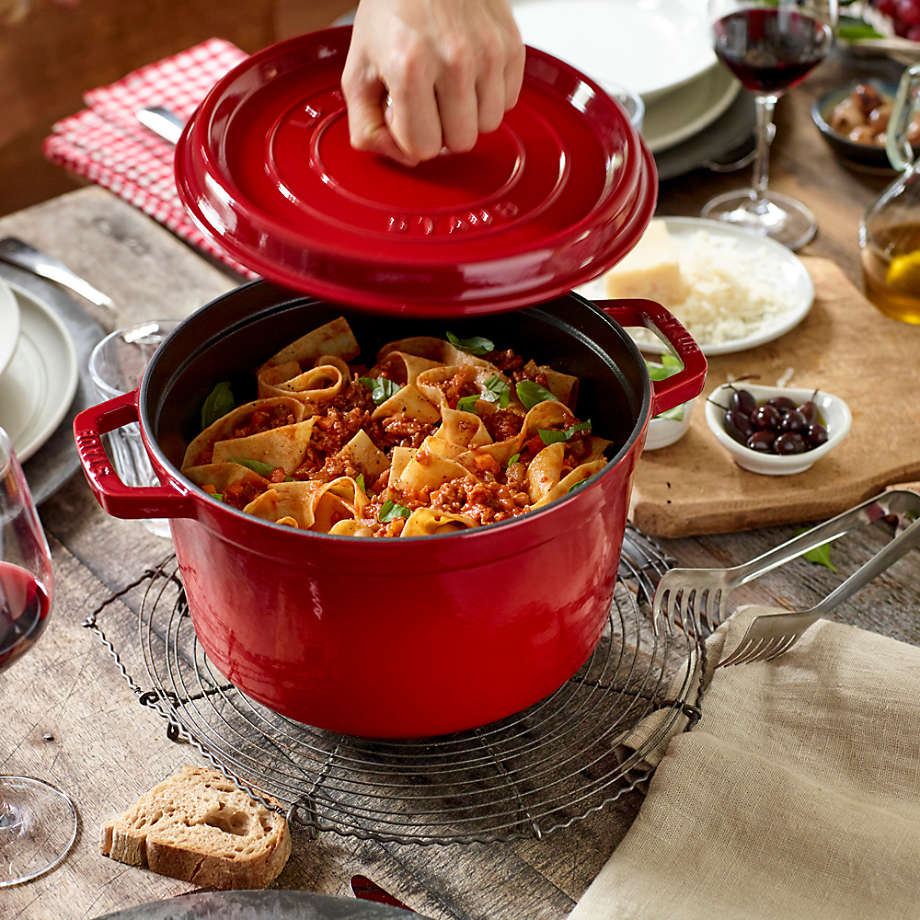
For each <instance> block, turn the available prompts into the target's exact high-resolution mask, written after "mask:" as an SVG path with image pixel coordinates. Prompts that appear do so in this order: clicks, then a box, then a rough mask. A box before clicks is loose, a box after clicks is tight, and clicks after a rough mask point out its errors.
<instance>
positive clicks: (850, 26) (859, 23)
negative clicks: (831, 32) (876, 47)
mask: <svg viewBox="0 0 920 920" xmlns="http://www.w3.org/2000/svg"><path fill="white" fill-rule="evenodd" d="M841 5H842V6H847V5H848V4H846V3H843V4H841ZM837 37H838V38H842V39H843V40H844V41H848V42H852V41H859V40H860V39H862V38H882V35H881V34H880V33H879V32H877V31H876V30H875V29H874V28H873V27H872V26H871V25H870V24H869V23H868V22H866V21H865V20H863V19H858V18H857V17H856V16H843V15H841V17H840V24H839V25H838V27H837Z"/></svg>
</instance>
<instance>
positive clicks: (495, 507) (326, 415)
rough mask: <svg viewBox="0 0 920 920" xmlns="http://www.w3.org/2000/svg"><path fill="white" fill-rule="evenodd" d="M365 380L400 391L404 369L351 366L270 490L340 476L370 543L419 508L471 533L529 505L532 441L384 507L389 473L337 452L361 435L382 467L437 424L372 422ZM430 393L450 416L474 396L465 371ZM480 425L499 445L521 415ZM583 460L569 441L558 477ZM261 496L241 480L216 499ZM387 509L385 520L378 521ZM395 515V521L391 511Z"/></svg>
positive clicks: (485, 416) (518, 364)
mask: <svg viewBox="0 0 920 920" xmlns="http://www.w3.org/2000/svg"><path fill="white" fill-rule="evenodd" d="M483 357H484V359H485V360H487V361H489V362H490V363H492V364H493V365H494V366H495V367H497V368H498V369H499V370H500V371H501V372H502V373H503V374H505V375H506V377H507V378H509V379H510V380H512V381H513V383H514V384H515V385H516V384H517V383H519V382H521V381H523V380H530V381H532V382H534V383H536V384H539V385H540V386H542V387H546V385H547V378H546V374H545V373H544V372H543V371H542V370H541V369H540V368H539V367H538V366H537V365H536V364H535V363H534V362H533V361H527V362H525V361H524V359H523V358H522V357H521V356H520V355H518V354H516V353H515V352H514V351H512V350H510V349H508V350H501V351H492V352H489V353H487V354H486V355H484V356H483ZM367 375H370V376H373V377H375V378H377V377H385V378H386V379H388V380H391V381H393V382H394V383H397V384H399V385H400V386H404V385H405V383H406V377H405V368H404V365H403V363H402V362H401V361H398V360H387V359H386V358H385V359H384V360H383V361H381V362H380V363H379V364H378V365H376V366H375V367H374V368H372V369H370V370H367V369H366V368H364V367H357V368H355V367H354V366H353V373H352V378H351V380H350V381H349V382H348V383H347V384H345V386H344V387H343V389H342V391H341V392H340V393H339V394H338V395H337V396H336V397H335V398H334V399H333V400H332V401H331V402H329V403H327V404H325V405H323V406H322V407H321V408H320V409H319V410H318V411H317V412H316V413H315V414H314V415H313V418H314V419H315V421H314V427H313V431H312V433H311V436H310V443H309V445H308V447H307V450H306V452H305V454H304V457H303V459H302V461H301V463H300V465H299V466H298V468H297V469H296V470H294V471H293V473H292V474H291V475H290V476H288V475H287V474H286V473H285V471H284V470H283V469H281V468H280V467H279V468H276V469H274V470H272V472H271V475H270V476H269V477H268V478H269V480H270V481H271V482H282V481H285V480H288V481H290V480H292V479H293V480H312V481H314V482H331V481H332V480H334V479H337V478H339V477H342V476H349V477H351V478H353V479H355V480H356V481H360V482H362V484H363V486H364V490H365V493H366V494H367V497H368V504H367V505H366V506H365V507H364V509H363V510H362V514H361V518H360V520H361V522H362V523H363V524H365V525H366V526H367V527H368V528H369V529H370V530H371V531H372V533H373V535H374V536H380V537H398V536H399V535H400V533H401V532H402V529H403V527H404V526H405V523H406V517H407V516H408V514H409V513H410V512H411V511H413V510H414V509H416V508H420V507H429V508H431V509H433V510H435V511H441V512H445V513H451V514H460V515H464V516H466V517H468V518H469V519H471V520H473V521H475V522H476V524H478V525H484V524H493V523H496V522H499V521H505V520H508V519H510V518H513V517H516V516H517V515H520V514H523V513H524V512H525V511H527V510H529V508H530V506H531V504H532V502H531V498H530V495H529V493H528V483H527V468H528V464H529V463H530V461H531V460H532V459H533V457H534V456H536V454H537V453H538V452H539V451H540V450H542V449H543V447H544V446H545V444H544V443H543V441H542V440H541V438H540V437H539V436H534V437H532V438H530V439H529V440H528V441H526V442H524V444H523V445H522V446H521V449H520V451H519V453H518V454H517V455H516V456H514V457H512V458H510V459H511V461H513V462H509V463H508V464H507V465H506V466H504V467H503V466H502V465H501V464H499V463H498V462H497V461H496V460H495V458H493V457H492V456H491V455H490V454H488V453H485V452H481V453H477V452H476V451H475V450H474V451H473V452H472V463H473V465H474V466H475V471H472V470H471V475H469V476H467V477H462V478H455V479H451V480H449V481H447V482H445V483H443V484H442V485H440V486H438V487H437V488H427V487H426V488H423V489H411V488H406V489H402V490H398V491H397V490H394V491H390V492H389V495H390V497H389V500H388V498H387V496H388V484H389V470H386V471H385V472H383V473H382V474H381V475H379V476H377V477H371V476H367V475H362V473H361V471H360V470H359V469H358V468H356V467H355V465H354V464H353V462H352V461H351V460H350V459H349V458H347V457H342V456H339V453H340V451H341V450H342V448H343V447H344V446H345V445H346V444H347V443H348V442H349V441H350V440H351V439H352V438H353V437H354V436H355V435H356V434H357V433H358V432H359V431H361V430H362V429H363V430H364V432H365V433H366V434H367V436H368V437H369V438H370V440H371V441H372V442H373V444H374V445H375V446H376V447H377V449H378V450H379V451H381V452H382V453H383V454H384V455H386V456H387V458H388V459H389V458H390V457H391V456H392V452H393V450H394V448H396V447H408V448H418V447H420V446H421V444H422V442H423V441H424V440H425V438H427V437H428V436H429V435H431V434H433V433H434V432H435V431H436V430H437V429H438V427H439V426H440V424H441V421H440V419H438V420H437V421H435V422H424V421H421V420H419V419H416V418H413V417H410V416H404V415H394V416H390V417H387V418H382V419H372V418H371V416H372V414H373V412H374V410H375V409H376V405H375V403H374V400H373V398H372V393H371V389H369V387H368V386H366V385H365V384H364V383H362V382H361V379H360V378H361V377H365V379H366V376H367ZM437 385H438V387H439V388H440V389H441V391H442V392H443V393H444V396H445V401H446V403H447V404H448V405H449V406H450V407H451V408H456V406H457V403H458V401H459V400H460V399H462V398H463V397H468V396H473V395H478V394H479V393H480V392H481V391H480V389H479V387H478V385H477V382H476V370H475V369H474V368H473V367H470V366H464V367H461V368H458V369H457V370H456V372H455V373H454V374H453V375H452V376H451V377H449V378H447V379H444V380H442V381H439V382H438V384H437ZM294 421H295V419H294V417H293V415H292V414H291V413H290V412H289V410H286V409H285V408H284V407H277V408H275V409H273V410H271V411H257V412H254V413H253V414H252V416H251V417H250V418H249V419H247V420H245V422H243V423H242V424H240V425H238V426H237V427H236V428H234V430H233V432H232V434H231V435H230V436H231V437H245V436H247V435H250V434H255V433H258V432H261V431H266V430H269V429H271V428H276V427H279V426H282V425H288V424H293V422H294ZM481 421H482V423H483V424H484V426H485V428H486V430H487V431H488V433H489V435H490V437H491V438H492V440H493V441H495V442H499V441H506V440H509V439H511V438H514V437H516V436H517V435H518V434H519V433H520V431H521V426H522V425H523V422H524V416H523V415H522V414H521V412H520V411H514V410H512V409H507V408H506V409H502V408H495V409H493V411H490V412H488V413H482V416H481ZM588 452H589V443H588V441H587V440H586V438H585V436H584V434H582V433H581V432H576V433H575V434H573V435H572V436H571V437H570V439H569V440H567V441H566V442H565V445H564V459H563V470H562V476H563V477H564V476H565V475H566V474H567V473H569V472H571V471H572V470H574V469H575V468H576V467H577V466H578V465H579V463H581V462H582V461H583V459H584V458H585V457H586V455H587V454H588ZM208 460H210V457H208ZM418 460H419V462H424V460H423V458H422V457H418ZM202 462H207V460H205V461H202ZM474 472H475V475H474V474H473V473H474ZM359 477H361V478H360V479H359ZM264 488H265V487H264V484H261V483H260V482H259V481H258V480H254V479H244V480H241V481H240V482H237V483H234V484H232V485H230V486H228V487H227V488H226V489H225V490H224V492H223V493H222V495H221V498H222V500H223V501H224V502H225V503H227V504H229V505H232V506H233V507H235V508H243V507H244V506H245V505H247V504H248V503H249V502H250V501H252V500H253V499H254V498H256V497H257V496H258V495H259V494H260V493H261V492H262V491H264ZM206 490H207V491H209V492H211V493H212V494H213V492H214V491H215V490H214V489H213V487H210V486H209V487H206ZM394 492H395V494H394ZM388 506H390V513H389V514H388V513H385V511H386V509H387V507H388ZM394 507H395V513H393V511H392V509H393V508H394ZM381 517H383V518H384V520H381V519H380V518H381Z"/></svg>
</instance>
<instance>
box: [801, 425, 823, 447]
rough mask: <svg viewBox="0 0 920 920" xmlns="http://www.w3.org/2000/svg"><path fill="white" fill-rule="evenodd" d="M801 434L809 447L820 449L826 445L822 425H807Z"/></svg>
mask: <svg viewBox="0 0 920 920" xmlns="http://www.w3.org/2000/svg"><path fill="white" fill-rule="evenodd" d="M802 434H803V435H804V436H805V440H806V441H807V442H808V444H809V446H810V447H820V446H821V445H822V444H826V443H827V429H826V428H825V427H824V426H823V425H809V426H808V427H807V428H806V429H805V431H803V432H802Z"/></svg>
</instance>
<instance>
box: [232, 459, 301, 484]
mask: <svg viewBox="0 0 920 920" xmlns="http://www.w3.org/2000/svg"><path fill="white" fill-rule="evenodd" d="M230 462H231V463H238V464H239V465H240V466H245V467H246V468H247V469H250V470H252V471H253V473H258V474H259V475H260V476H262V477H263V478H265V479H271V477H272V473H274V472H275V470H276V469H277V467H274V466H272V465H271V464H270V463H263V462H262V461H261V460H250V459H249V458H248V457H231V458H230ZM284 481H285V482H293V481H294V477H293V476H285V477H284Z"/></svg>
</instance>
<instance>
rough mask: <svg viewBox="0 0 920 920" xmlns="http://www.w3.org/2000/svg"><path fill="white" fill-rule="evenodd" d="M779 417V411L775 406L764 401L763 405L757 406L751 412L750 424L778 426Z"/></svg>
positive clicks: (760, 426)
mask: <svg viewBox="0 0 920 920" xmlns="http://www.w3.org/2000/svg"><path fill="white" fill-rule="evenodd" d="M781 417H782V416H781V415H780V411H779V409H777V408H776V406H771V405H769V404H767V403H764V405H762V406H758V407H757V408H756V409H755V410H754V411H753V412H752V413H751V424H752V425H753V426H754V427H755V428H761V429H775V428H778V427H779V421H780V418H781Z"/></svg>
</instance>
